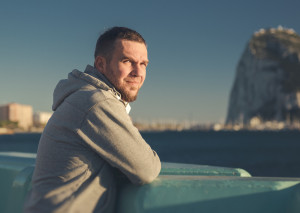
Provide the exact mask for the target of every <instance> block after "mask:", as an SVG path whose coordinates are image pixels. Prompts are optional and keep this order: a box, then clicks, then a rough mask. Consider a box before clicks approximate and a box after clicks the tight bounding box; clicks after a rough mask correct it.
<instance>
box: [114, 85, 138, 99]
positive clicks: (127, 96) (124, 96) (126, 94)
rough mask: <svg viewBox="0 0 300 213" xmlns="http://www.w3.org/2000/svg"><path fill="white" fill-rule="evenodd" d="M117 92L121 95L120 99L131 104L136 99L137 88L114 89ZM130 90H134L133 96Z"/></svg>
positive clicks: (122, 87)
mask: <svg viewBox="0 0 300 213" xmlns="http://www.w3.org/2000/svg"><path fill="white" fill-rule="evenodd" d="M116 89H117V90H118V92H119V93H120V94H121V99H122V100H123V101H126V102H133V101H135V100H136V99H137V96H138V92H139V88H134V87H129V88H128V89H127V88H125V87H124V86H120V87H116ZM132 90H136V92H135V93H134V94H132V92H131V91H132Z"/></svg>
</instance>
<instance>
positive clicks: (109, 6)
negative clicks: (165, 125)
mask: <svg viewBox="0 0 300 213" xmlns="http://www.w3.org/2000/svg"><path fill="white" fill-rule="evenodd" d="M299 8H300V1H296V0H295V1H291V0H282V1H279V0H270V1H263V0H251V1H250V0H248V1H241V0H227V1H224V0H218V1H216V0H212V1H200V0H195V1H190V0H180V1H178V0H151V1H150V0H149V1H142V0H140V1H138V0H136V1H113V0H112V1H100V0H98V1H91V0H85V1H70V0H59V1H58V0H57V1H50V0H49V1H42V0H36V1H33V0H26V1H23V0H19V1H8V0H7V1H1V2H0V27H1V29H0V38H1V39H0V72H1V78H0V104H5V103H8V102H18V103H21V104H30V105H32V106H33V109H34V111H51V105H52V93H53V89H54V87H55V85H56V84H57V82H58V81H59V80H60V79H63V78H66V77H67V74H68V73H69V72H70V71H72V70H73V69H75V68H76V69H79V70H83V69H84V68H85V67H86V65H87V64H93V52H94V46H95V43H96V40H97V38H98V36H99V35H100V34H101V33H102V32H103V31H104V30H105V29H107V28H109V27H112V26H126V27H130V28H133V29H135V30H137V31H138V32H140V33H141V34H142V35H143V36H144V38H145V39H146V41H147V43H148V52H149V59H150V64H149V67H148V71H147V78H146V82H145V84H144V86H143V88H142V89H141V91H140V94H139V97H138V100H137V101H136V102H135V103H133V104H132V111H131V115H132V117H133V118H134V119H135V120H142V121H153V120H177V121H186V120H190V121H196V122H200V123H209V122H219V121H223V120H224V119H225V118H226V113H227V107H228V106H227V105H228V99H229V94H230V90H231V87H232V84H233V81H234V76H235V69H236V65H237V63H238V61H239V59H240V56H241V54H242V52H243V51H244V48H245V45H246V43H247V42H248V40H249V39H250V38H251V36H252V34H253V33H254V32H255V31H257V30H259V29H260V28H269V27H277V26H278V25H282V26H283V27H286V28H293V29H294V30H295V31H296V32H297V33H300V13H299Z"/></svg>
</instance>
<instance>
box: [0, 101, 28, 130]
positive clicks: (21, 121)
mask: <svg viewBox="0 0 300 213" xmlns="http://www.w3.org/2000/svg"><path fill="white" fill-rule="evenodd" d="M32 114H33V113H32V106H30V105H23V104H17V103H9V104H6V105H2V106H0V121H12V122H17V123H18V127H20V128H23V129H25V130H28V129H29V128H30V127H31V126H32V124H33V121H32Z"/></svg>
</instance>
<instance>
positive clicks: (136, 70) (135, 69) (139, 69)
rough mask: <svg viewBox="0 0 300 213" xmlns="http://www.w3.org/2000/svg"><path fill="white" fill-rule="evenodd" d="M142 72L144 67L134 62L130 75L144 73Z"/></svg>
mask: <svg viewBox="0 0 300 213" xmlns="http://www.w3.org/2000/svg"><path fill="white" fill-rule="evenodd" d="M144 73H145V68H144V67H143V66H142V65H140V64H136V65H135V66H133V70H132V72H131V74H132V75H134V76H137V77H139V76H142V75H144Z"/></svg>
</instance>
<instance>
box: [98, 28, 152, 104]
mask: <svg viewBox="0 0 300 213" xmlns="http://www.w3.org/2000/svg"><path fill="white" fill-rule="evenodd" d="M147 65H148V55H147V47H146V42H145V40H144V39H143V37H142V36H141V35H140V34H139V33H137V32H136V31H134V30H131V29H128V28H124V27H114V28H111V29H109V30H108V31H106V32H105V33H104V34H102V35H101V36H100V37H99V39H98V41H97V45H96V50H95V67H96V68H97V69H98V70H99V71H100V72H101V73H102V74H104V75H105V76H106V77H107V79H108V80H109V81H110V82H111V83H112V84H113V85H114V86H115V88H116V89H117V90H118V91H119V92H120V93H121V96H122V99H123V100H124V101H127V102H132V101H134V100H136V97H137V94H138V91H139V89H140V88H141V86H142V85H143V82H144V80H145V77H146V67H147Z"/></svg>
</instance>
